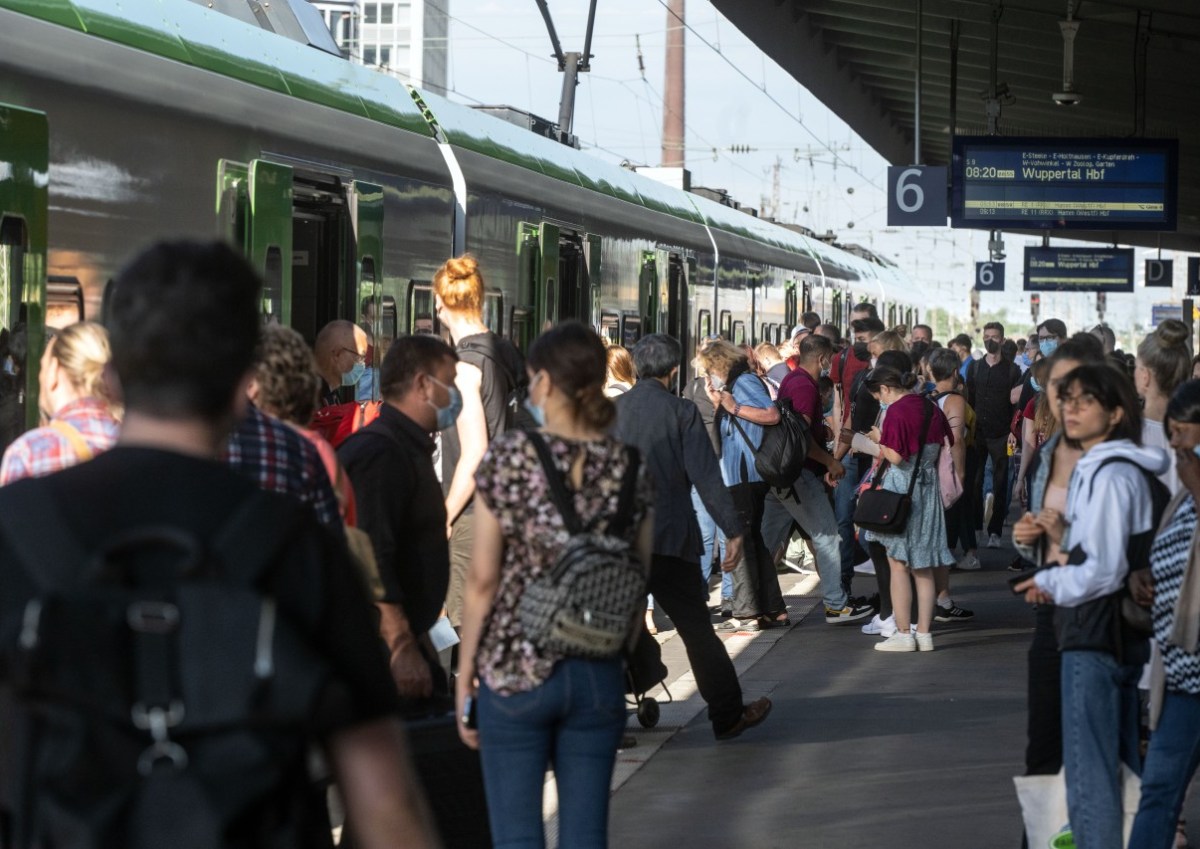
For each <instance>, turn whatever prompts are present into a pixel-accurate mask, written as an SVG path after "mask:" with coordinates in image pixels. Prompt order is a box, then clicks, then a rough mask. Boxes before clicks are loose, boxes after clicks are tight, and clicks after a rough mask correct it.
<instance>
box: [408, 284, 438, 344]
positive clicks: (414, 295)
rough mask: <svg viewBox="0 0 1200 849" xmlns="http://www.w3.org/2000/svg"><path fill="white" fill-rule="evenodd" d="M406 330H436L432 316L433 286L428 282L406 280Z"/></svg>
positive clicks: (430, 331)
mask: <svg viewBox="0 0 1200 849" xmlns="http://www.w3.org/2000/svg"><path fill="white" fill-rule="evenodd" d="M408 332H409V333H430V334H432V333H436V332H437V325H436V322H435V321H434V317H433V287H432V286H430V285H429V284H428V283H418V282H417V281H416V280H410V281H408Z"/></svg>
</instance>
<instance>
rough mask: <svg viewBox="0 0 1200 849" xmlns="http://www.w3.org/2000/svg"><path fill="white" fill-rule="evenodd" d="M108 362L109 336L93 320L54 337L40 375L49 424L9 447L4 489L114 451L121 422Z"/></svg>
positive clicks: (2, 472) (0, 468) (1, 481)
mask: <svg viewBox="0 0 1200 849" xmlns="http://www.w3.org/2000/svg"><path fill="white" fill-rule="evenodd" d="M109 357H110V352H109V347H108V334H107V333H106V332H105V331H104V328H103V327H101V326H100V325H99V324H96V323H95V322H92V321H81V322H79V323H77V324H72V325H70V326H68V327H65V328H63V329H62V330H60V331H58V332H57V333H56V334H55V335H53V336H52V337H51V338H50V341H49V343H48V344H47V345H46V350H45V352H44V353H43V354H42V361H41V369H40V371H39V372H38V386H39V387H40V391H39V394H38V405H39V406H40V407H41V410H42V413H43V415H44V416H45V417H46V418H47V419H48V420H49V424H47V425H46V426H45V427H39V428H37V429H35V430H31V431H29V432H28V433H26V434H23V435H22V436H20V437H19V438H18V439H17V440H16V441H15V442H13V444H12V445H10V446H8V450H7V451H5V452H4V460H3V462H0V486H3V485H5V484H10V483H12V482H13V481H17V480H21V479H22V478H39V477H43V476H45V475H49V474H51V473H53V472H57V471H61V470H62V469H65V468H67V467H69V466H74V465H76V464H77V463H83V462H85V461H87V460H90V459H92V458H93V457H94V456H96V455H97V454H100V453H102V452H104V451H107V450H108V449H109V448H112V447H113V445H114V444H115V443H116V441H117V419H116V417H115V416H114V415H113V411H112V408H111V406H110V400H111V399H110V396H109V392H108V387H107V385H106V383H105V381H104V369H105V367H106V366H107V365H108V360H109Z"/></svg>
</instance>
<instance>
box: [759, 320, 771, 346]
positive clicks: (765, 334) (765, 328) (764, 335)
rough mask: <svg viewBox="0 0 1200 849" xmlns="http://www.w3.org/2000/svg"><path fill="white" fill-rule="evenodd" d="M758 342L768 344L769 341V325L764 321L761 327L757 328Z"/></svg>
mask: <svg viewBox="0 0 1200 849" xmlns="http://www.w3.org/2000/svg"><path fill="white" fill-rule="evenodd" d="M758 341H759V342H770V341H771V325H769V324H767V323H766V322H765V321H764V322H763V325H762V327H761V328H759V331H758Z"/></svg>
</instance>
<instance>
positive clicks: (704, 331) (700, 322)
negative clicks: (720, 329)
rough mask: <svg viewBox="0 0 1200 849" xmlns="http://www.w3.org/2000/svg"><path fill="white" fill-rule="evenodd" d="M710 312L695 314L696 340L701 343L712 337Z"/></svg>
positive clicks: (701, 311) (703, 311) (702, 311)
mask: <svg viewBox="0 0 1200 849" xmlns="http://www.w3.org/2000/svg"><path fill="white" fill-rule="evenodd" d="M712 332H713V327H712V311H711V310H700V311H699V312H698V313H696V340H697V341H699V342H703V341H704V340H706V339H707V338H708V337H709V336H712Z"/></svg>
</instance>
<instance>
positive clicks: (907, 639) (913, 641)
mask: <svg viewBox="0 0 1200 849" xmlns="http://www.w3.org/2000/svg"><path fill="white" fill-rule="evenodd" d="M930 648H932V645H930ZM916 650H917V638H916V637H914V636H913V635H912V634H892V635H891V636H890V637H888V638H887V639H886V640H880V641H879V642H878V643H876V644H875V651H916Z"/></svg>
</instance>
